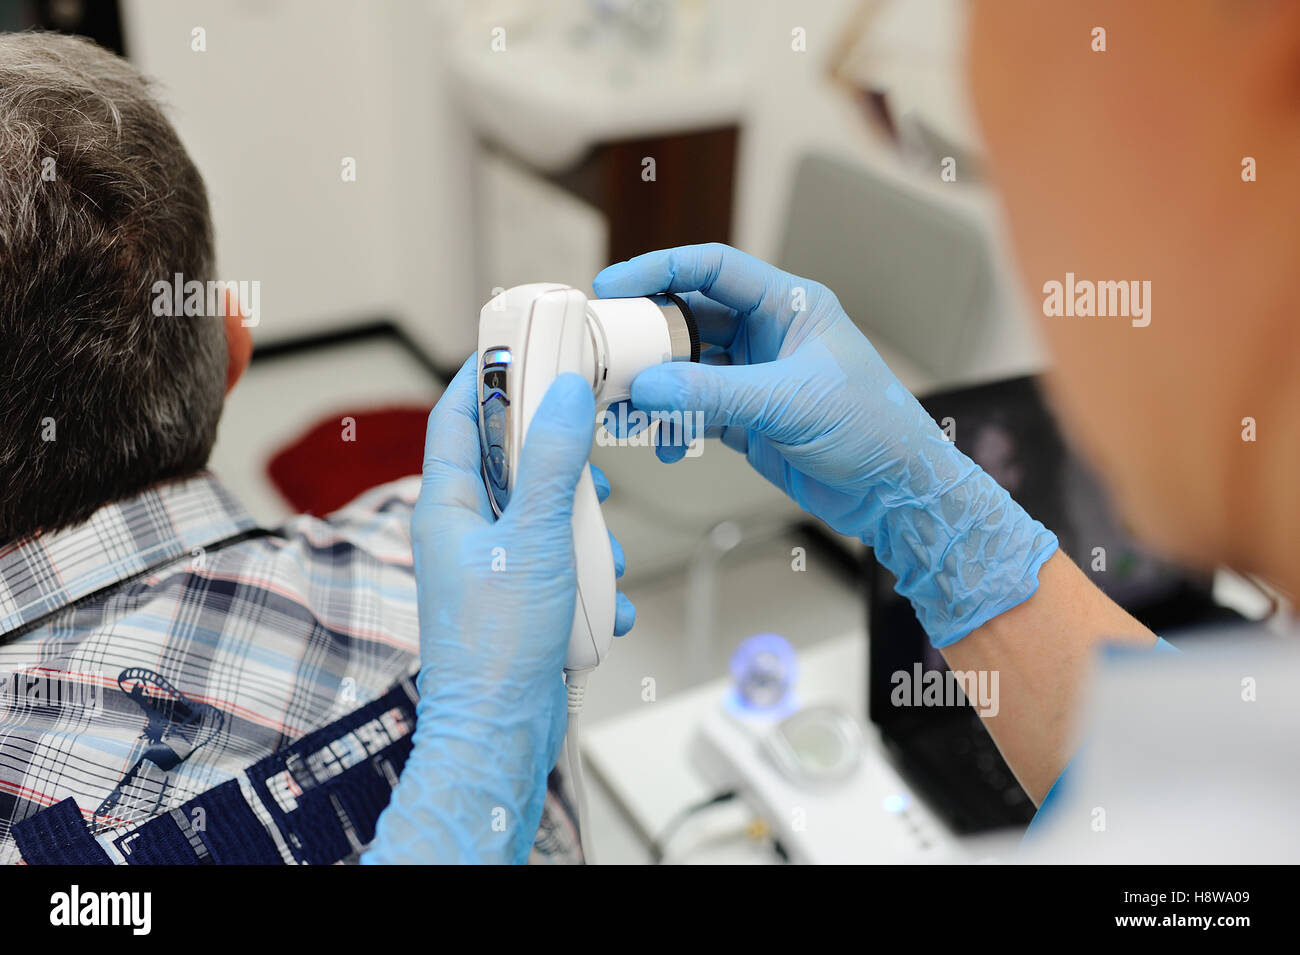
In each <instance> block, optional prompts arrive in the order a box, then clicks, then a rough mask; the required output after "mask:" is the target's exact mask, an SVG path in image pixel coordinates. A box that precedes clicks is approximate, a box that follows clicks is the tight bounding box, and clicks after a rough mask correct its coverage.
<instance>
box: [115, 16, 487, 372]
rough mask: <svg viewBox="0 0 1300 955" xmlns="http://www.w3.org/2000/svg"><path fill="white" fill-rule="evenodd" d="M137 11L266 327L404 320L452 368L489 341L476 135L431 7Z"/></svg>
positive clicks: (131, 38) (268, 335)
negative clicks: (448, 88) (459, 110)
mask: <svg viewBox="0 0 1300 955" xmlns="http://www.w3.org/2000/svg"><path fill="white" fill-rule="evenodd" d="M124 20H125V28H126V43H127V50H128V54H129V56H130V57H131V58H132V60H133V61H135V62H136V63H137V64H138V65H139V66H140V67H141V68H142V69H143V70H144V71H145V72H146V73H149V74H151V75H153V76H155V77H156V78H157V79H158V80H159V81H160V82H161V83H162V85H163V87H164V93H165V96H166V98H167V100H168V101H169V102H170V104H171V106H172V116H173V119H174V122H175V124H176V126H177V128H178V130H179V132H180V135H181V138H182V139H183V141H184V142H185V144H186V146H187V148H189V150H190V152H191V154H192V155H193V157H194V159H195V162H196V163H197V164H198V166H199V168H200V170H201V171H202V172H203V175H204V178H205V179H206V181H207V185H208V190H209V194H210V198H211V202H212V208H213V215H214V218H215V222H216V230H217V250H218V269H219V272H220V275H221V276H222V277H223V278H229V279H241V280H242V279H247V280H253V279H257V280H260V282H261V286H262V318H261V324H260V326H259V327H258V328H257V329H256V335H257V337H258V339H259V340H261V341H271V340H274V339H277V338H283V337H285V336H291V335H301V334H307V333H311V332H315V331H322V330H328V329H334V328H338V327H341V326H344V325H348V324H352V323H354V322H357V321H358V320H364V319H369V318H375V317H380V316H393V317H396V318H398V319H399V320H401V321H403V322H404V323H405V324H406V325H407V326H408V327H409V328H410V329H411V331H412V332H413V333H414V334H415V335H416V336H417V337H418V338H419V339H420V340H421V341H422V343H424V344H425V345H426V347H428V348H429V349H430V350H431V351H433V352H434V354H435V356H436V357H437V358H438V359H440V360H441V361H443V362H445V363H447V364H458V363H459V360H460V358H462V357H463V356H464V355H465V354H468V353H469V351H471V350H472V349H473V343H474V330H475V326H476V323H477V316H478V303H479V300H480V299H482V298H485V297H486V296H484V295H480V294H479V292H480V290H478V289H476V288H475V286H476V284H477V282H476V280H475V278H474V255H473V249H474V245H475V236H474V231H473V228H472V223H473V217H472V216H471V212H470V209H471V206H470V203H471V200H472V190H471V188H470V185H471V184H472V181H473V180H472V177H471V170H470V158H469V157H470V152H469V146H470V141H469V134H468V132H467V130H466V129H465V127H464V124H463V123H462V122H461V121H460V119H459V118H458V116H457V115H456V113H455V111H454V109H452V107H451V106H450V104H448V103H447V102H446V101H445V100H444V98H443V96H444V90H445V84H444V83H443V81H442V77H441V75H440V71H439V65H438V64H439V61H440V59H441V57H440V55H439V53H438V47H439V41H440V37H441V35H442V32H443V31H441V30H440V28H439V24H438V21H437V13H436V9H435V7H434V6H433V5H432V4H427V3H423V2H415V0H386V2H376V3H357V2H353V0H225V2H215V0H206V2H205V0H126V2H125V3H124ZM196 27H202V28H203V29H204V30H205V31H206V41H207V51H206V52H203V53H199V52H195V51H193V50H192V49H191V42H192V30H194V29H195V28H196ZM345 156H352V157H355V159H356V162H357V181H356V182H344V181H342V177H341V175H340V170H341V166H340V163H341V161H342V159H343V157H345Z"/></svg>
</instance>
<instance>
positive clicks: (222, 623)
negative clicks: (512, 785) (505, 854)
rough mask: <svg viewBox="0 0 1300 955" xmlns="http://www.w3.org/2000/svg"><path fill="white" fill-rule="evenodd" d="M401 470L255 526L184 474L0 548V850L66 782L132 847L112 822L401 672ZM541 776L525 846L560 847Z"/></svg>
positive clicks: (127, 819) (245, 763) (109, 835)
mask: <svg viewBox="0 0 1300 955" xmlns="http://www.w3.org/2000/svg"><path fill="white" fill-rule="evenodd" d="M418 489H419V478H418V477H412V478H407V479H404V480H402V481H398V482H395V483H393V484H389V485H385V486H383V487H380V488H376V489H374V490H372V491H370V492H368V493H366V494H364V495H362V496H361V497H359V498H358V499H357V500H356V501H354V502H353V503H351V504H349V505H348V506H347V507H345V508H343V509H342V510H340V511H338V512H336V513H335V514H333V515H331V516H330V517H328V518H326V519H323V520H322V519H317V518H313V517H310V516H305V515H304V516H299V517H295V518H293V519H291V520H289V521H288V522H287V523H286V524H284V525H283V526H281V527H279V528H277V529H275V530H263V529H260V528H258V527H257V526H256V524H255V523H254V522H253V520H252V519H251V518H250V517H249V516H248V515H247V513H246V512H245V511H244V510H243V508H242V507H241V506H240V505H239V504H238V502H236V501H235V499H234V498H233V497H232V496H231V495H230V494H229V492H227V491H226V490H225V488H223V487H222V485H221V484H220V483H219V482H218V481H217V480H216V479H215V478H214V477H213V476H212V475H210V474H201V475H199V476H196V477H193V478H190V479H187V480H182V481H175V482H169V483H165V484H162V485H159V486H157V487H155V488H152V489H150V490H148V491H146V492H145V493H143V494H140V495H138V496H136V497H134V498H131V499H128V500H124V501H119V502H117V503H114V504H110V505H107V506H105V507H102V508H100V509H99V511H97V512H96V513H95V515H94V516H93V517H92V518H91V519H90V520H89V521H87V522H85V523H83V524H80V525H78V526H76V527H74V528H71V529H68V530H63V531H59V532H57V533H52V534H42V535H37V536H36V537H33V538H30V539H28V540H25V541H21V542H18V543H16V544H11V545H8V546H5V547H3V548H0V863H13V862H18V861H20V856H21V854H22V853H21V852H20V850H19V848H18V846H17V845H16V844H15V841H14V837H13V827H14V826H15V825H16V824H18V823H20V822H22V821H23V820H24V819H27V818H28V817H30V816H33V815H34V814H36V813H38V812H39V811H41V810H43V809H46V808H47V807H50V806H53V805H54V804H56V803H59V802H61V801H62V800H65V799H67V798H68V797H72V798H73V799H75V801H76V807H77V809H79V810H80V814H81V817H82V819H83V820H84V821H85V823H86V826H87V828H88V829H89V831H90V833H92V834H93V835H94V837H95V838H96V839H97V840H98V842H99V843H100V844H101V845H102V846H104V847H105V849H106V850H107V852H108V855H109V857H110V859H111V861H115V862H122V861H129V860H127V859H125V858H123V856H122V853H121V852H120V851H117V850H116V849H114V847H115V846H118V847H120V846H121V845H123V842H124V834H128V833H130V832H131V831H132V830H133V829H136V828H138V827H140V826H141V825H142V824H143V823H145V822H147V821H148V820H151V819H155V818H156V817H158V816H160V815H162V814H166V813H169V812H173V813H175V811H176V809H177V807H180V806H182V804H185V803H186V802H187V801H188V800H191V799H192V798H193V797H197V796H199V795H200V794H202V793H205V792H207V791H209V790H212V789H213V787H216V786H218V785H221V784H223V783H229V782H230V781H232V780H239V781H240V785H241V786H243V787H245V788H247V781H246V780H245V779H244V778H243V774H244V773H245V771H246V770H247V769H248V768H249V767H250V766H252V765H253V764H255V763H257V762H258V761H259V760H263V759H264V758H266V757H268V756H269V755H270V754H273V753H276V752H278V751H281V750H283V749H284V748H285V747H286V746H288V745H289V744H290V743H292V742H293V741H295V740H299V739H301V738H302V737H303V736H305V735H306V734H309V733H312V732H313V731H316V730H320V729H321V728H322V727H326V726H327V725H328V724H331V723H333V722H334V721H335V720H339V719H340V718H342V717H344V716H346V715H347V714H349V713H352V712H353V711H355V710H357V709H358V708H359V707H361V706H363V705H364V704H366V703H368V702H370V701H373V700H376V699H377V698H379V697H381V696H383V695H384V694H385V693H386V692H387V691H389V690H390V689H392V688H393V687H394V685H395V684H397V683H399V682H400V681H402V680H403V678H405V677H407V676H409V675H411V674H412V673H413V672H414V671H415V670H416V668H417V665H418V641H419V637H418V631H417V622H416V595H415V580H414V576H413V573H412V565H411V543H410V532H409V523H410V515H411V508H412V505H413V504H414V501H415V496H416V493H417V492H418ZM407 729H408V730H409V727H408V728H407ZM552 782H553V785H552V787H551V791H550V792H548V795H547V804H546V811H545V814H544V816H543V819H542V828H541V830H540V831H539V833H538V840H537V843H536V845H535V847H534V851H533V861H577V860H578V859H580V855H579V850H578V849H577V848H576V846H577V841H576V838H575V833H574V827H573V822H572V816H571V814H570V813H569V812H568V811H567V807H566V805H565V803H564V801H563V799H562V798H561V797H560V796H559V795H558V788H559V787H558V786H556V785H554V783H555V777H554V776H553V780H552ZM263 821H266V820H265V819H264V820H263ZM268 828H269V824H268ZM349 840H350V841H351V842H352V844H353V847H354V848H355V847H356V846H357V845H359V844H360V843H359V842H358V840H357V839H356V838H355V834H354V833H349ZM195 845H196V846H199V843H198V841H197V840H196V841H195ZM199 848H200V851H201V846H199ZM281 851H282V855H283V857H284V861H296V860H295V859H294V857H293V853H292V852H291V851H289V850H288V849H285V848H284V847H283V846H282V847H281Z"/></svg>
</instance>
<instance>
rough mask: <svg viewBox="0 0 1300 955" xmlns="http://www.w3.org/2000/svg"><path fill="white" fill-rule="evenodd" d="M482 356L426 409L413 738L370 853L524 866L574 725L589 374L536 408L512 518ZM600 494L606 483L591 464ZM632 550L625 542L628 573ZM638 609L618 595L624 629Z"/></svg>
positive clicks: (378, 858)
mask: <svg viewBox="0 0 1300 955" xmlns="http://www.w3.org/2000/svg"><path fill="white" fill-rule="evenodd" d="M474 373H475V363H474V359H472V358H471V359H470V360H469V361H467V362H466V363H465V365H464V366H463V367H462V368H461V370H460V372H459V373H458V374H457V375H456V377H455V378H454V379H453V380H452V382H451V384H450V385H449V386H448V388H447V391H446V393H445V394H444V395H443V397H442V400H440V401H439V402H438V404H437V406H436V407H435V408H434V410H433V412H432V414H431V415H430V416H429V428H428V436H427V439H426V445H425V456H424V479H423V482H422V484H421V488H420V497H419V500H418V501H417V503H416V506H415V511H414V514H413V516H412V522H411V537H412V548H413V551H414V557H415V574H416V579H417V583H418V586H419V611H420V661H421V668H420V673H419V677H418V681H417V682H418V686H419V690H420V700H419V703H418V704H417V707H416V728H415V732H414V735H413V748H412V751H411V755H410V757H409V758H408V761H407V764H406V766H405V768H404V769H403V771H402V775H401V779H400V781H399V783H398V786H397V788H396V790H395V791H394V794H393V800H392V802H391V803H390V804H389V806H388V808H387V809H386V810H385V811H384V813H383V814H382V815H381V817H380V820H379V824H378V826H377V830H376V837H375V841H374V843H373V845H372V847H371V849H370V851H369V852H368V853H367V855H366V856H365V858H364V860H363V861H365V862H368V863H377V862H417V861H420V862H451V861H469V862H492V861H514V862H522V861H525V860H526V859H527V857H528V853H529V850H530V848H531V847H532V844H533V841H534V837H535V835H536V831H537V825H538V822H539V820H540V818H541V813H542V806H543V803H544V799H545V793H546V777H547V774H548V773H549V771H550V769H551V767H553V766H554V765H555V762H556V760H557V758H558V756H559V752H560V746H561V744H562V743H563V740H564V733H565V727H566V725H567V712H566V710H567V699H566V695H565V690H564V683H563V681H562V679H561V673H562V670H563V666H564V658H565V653H566V650H567V647H568V639H569V631H570V628H571V625H572V622H573V609H574V602H575V599H576V582H575V572H574V553H573V530H572V512H573V498H574V491H575V489H576V487H577V483H578V480H579V478H580V476H581V474H582V470H583V468H585V467H587V456H588V454H589V453H590V451H591V442H592V432H593V422H594V420H595V408H594V404H593V400H592V394H591V386H590V385H589V384H588V383H587V382H585V381H583V379H582V378H580V377H579V376H578V375H573V374H567V375H561V376H560V377H559V378H558V379H557V380H556V381H555V383H554V384H553V385H552V386H551V388H550V389H549V390H548V392H547V393H546V395H545V397H544V398H543V400H542V403H541V405H540V406H539V407H538V410H537V412H536V415H535V417H534V420H533V423H532V426H531V427H530V429H529V433H528V438H527V440H526V442H525V444H524V447H523V450H522V452H521V455H520V462H519V475H518V480H517V482H516V484H515V489H514V492H513V493H512V495H511V500H510V504H509V506H507V508H506V510H505V513H503V514H502V516H501V518H500V519H499V520H495V521H494V519H493V516H492V510H491V507H490V504H489V502H488V498H487V491H486V489H485V488H484V485H483V479H482V476H481V471H480V456H479V435H478V418H477V416H478V404H477V394H476V387H475V377H474ZM593 476H594V477H595V478H596V481H595V483H596V486H597V493H598V495H602V494H608V489H609V484H608V482H607V481H606V480H604V477H603V475H599V474H594V475H593ZM621 553H622V552H621V550H620V549H619V548H618V547H617V545H616V546H615V555H616V570H618V571H619V572H620V573H621V570H622V567H621V564H622V561H621ZM632 618H633V611H632V607H631V604H630V603H628V602H627V599H626V597H623V595H622V594H619V614H618V629H619V632H620V633H622V632H625V631H626V630H627V629H628V628H629V627H630V626H631V623H632Z"/></svg>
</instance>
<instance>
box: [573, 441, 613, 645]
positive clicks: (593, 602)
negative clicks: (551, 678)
mask: <svg viewBox="0 0 1300 955" xmlns="http://www.w3.org/2000/svg"><path fill="white" fill-rule="evenodd" d="M573 554H574V563H575V567H576V570H577V577H578V594H577V600H576V602H575V603H574V607H573V629H572V630H571V631H570V633H569V653H568V656H567V657H566V658H565V661H564V668H565V669H566V670H570V671H579V670H589V669H591V668H592V667H594V666H596V665H597V664H598V663H600V661H601V660H603V659H604V658H605V654H606V653H608V652H609V647H610V644H611V643H612V642H613V640H614V614H615V609H616V608H615V601H616V599H617V598H616V594H617V586H618V585H617V581H616V580H615V574H614V551H613V548H612V547H611V546H610V542H609V531H608V530H607V529H606V527H605V517H604V515H603V514H602V513H601V510H600V500H599V499H598V498H597V497H596V484H595V482H594V481H593V480H592V477H591V467H590V466H587V467H585V468H583V471H582V477H581V478H579V479H578V489H577V491H576V493H575V494H574V498H573Z"/></svg>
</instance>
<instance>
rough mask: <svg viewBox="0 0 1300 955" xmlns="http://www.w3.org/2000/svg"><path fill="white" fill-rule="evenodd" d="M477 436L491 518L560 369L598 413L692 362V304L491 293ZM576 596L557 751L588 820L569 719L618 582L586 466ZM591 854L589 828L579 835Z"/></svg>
mask: <svg viewBox="0 0 1300 955" xmlns="http://www.w3.org/2000/svg"><path fill="white" fill-rule="evenodd" d="M478 345H479V348H478V355H479V366H478V400H479V440H480V449H481V451H482V455H483V479H484V483H485V484H486V485H487V490H488V497H489V498H490V499H491V503H492V510H493V512H494V513H496V514H497V515H498V516H500V515H501V513H502V512H503V511H504V510H505V509H506V507H507V506H508V505H509V501H510V492H511V490H512V488H513V487H514V482H515V478H516V476H517V472H518V467H519V455H520V451H521V450H522V448H523V445H524V441H525V439H526V437H527V434H528V428H529V425H530V423H531V422H532V418H533V414H534V412H535V411H536V410H537V407H538V405H539V404H540V403H541V400H542V396H543V395H544V394H545V393H546V390H547V389H548V388H549V387H550V385H551V383H552V382H553V381H555V379H556V378H557V377H558V376H559V375H561V374H563V373H564V372H576V373H578V374H580V375H582V376H583V377H584V378H585V379H586V380H588V381H589V382H591V390H592V393H593V394H594V396H595V399H596V409H597V412H598V413H599V412H600V411H601V410H602V409H604V408H606V407H608V406H609V405H611V404H613V403H614V402H617V401H623V400H626V399H627V398H629V397H630V396H631V387H632V379H634V378H635V377H636V376H637V375H638V374H640V373H641V372H642V371H644V370H645V369H646V368H649V367H651V366H653V365H658V364H661V363H664V362H671V361H695V362H698V361H699V360H700V335H699V329H698V327H697V326H696V323H695V318H694V316H693V315H692V314H691V311H690V308H689V307H688V306H687V305H686V303H685V302H683V301H682V300H681V299H680V298H678V297H677V296H675V295H672V294H665V295H660V296H655V297H654V298H645V297H641V298H615V299H593V300H588V299H587V297H586V296H585V295H584V294H583V293H582V292H580V291H578V290H577V289H575V288H570V287H569V286H567V285H557V284H548V283H534V284H530V285H518V286H515V287H514V288H510V289H507V290H505V291H503V292H501V293H500V294H499V295H496V296H494V297H493V298H492V299H491V300H490V301H489V302H488V303H487V304H486V305H484V306H483V308H482V310H481V311H480V313H479V339H478ZM573 542H574V559H575V567H576V572H577V600H576V601H575V604H574V614H573V628H572V630H571V632H570V636H569V649H568V654H567V656H566V658H565V662H564V670H565V681H566V684H567V686H568V689H569V713H570V720H569V722H570V730H569V737H568V739H567V740H566V743H565V748H566V750H567V753H568V760H569V764H570V768H571V776H572V783H573V787H574V791H575V794H576V796H577V797H578V808H579V828H580V830H581V828H582V823H585V822H586V811H585V805H584V803H585V794H584V792H583V786H582V771H581V764H580V762H578V757H577V743H576V739H575V732H576V730H575V724H576V718H577V715H578V713H580V712H581V710H582V700H583V695H584V692H585V687H586V679H587V675H588V674H589V673H590V671H591V670H593V669H594V668H595V667H596V666H597V664H599V663H600V661H601V660H602V659H604V657H605V655H606V653H608V651H609V647H610V644H611V642H612V640H613V636H614V616H615V601H616V586H615V573H614V555H613V551H612V549H611V546H610V540H609V533H608V531H607V530H606V528H605V520H604V517H603V516H602V514H601V510H600V503H599V501H598V500H597V498H596V488H595V485H594V484H593V482H592V477H591V470H590V469H589V468H588V469H587V470H586V471H584V473H583V475H582V478H581V479H580V481H579V482H578V489H577V493H576V496H575V498H574V502H573ZM582 837H583V843H584V850H585V851H586V852H587V854H588V857H589V858H590V850H589V840H588V834H587V833H586V832H582Z"/></svg>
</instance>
